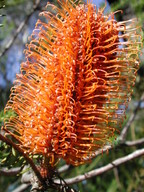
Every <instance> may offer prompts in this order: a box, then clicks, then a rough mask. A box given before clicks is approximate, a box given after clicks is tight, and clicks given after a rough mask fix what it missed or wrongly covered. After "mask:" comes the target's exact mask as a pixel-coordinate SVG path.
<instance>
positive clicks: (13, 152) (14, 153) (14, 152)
mask: <svg viewBox="0 0 144 192" xmlns="http://www.w3.org/2000/svg"><path fill="white" fill-rule="evenodd" d="M12 154H13V156H16V151H15V149H14V148H13V147H12Z"/></svg>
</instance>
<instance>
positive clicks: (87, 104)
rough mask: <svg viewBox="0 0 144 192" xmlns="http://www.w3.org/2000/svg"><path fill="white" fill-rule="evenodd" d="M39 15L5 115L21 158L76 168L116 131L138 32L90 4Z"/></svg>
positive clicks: (67, 4)
mask: <svg viewBox="0 0 144 192" xmlns="http://www.w3.org/2000/svg"><path fill="white" fill-rule="evenodd" d="M58 3H59V7H56V6H54V5H51V4H49V3H48V4H47V8H49V10H50V9H51V11H43V12H42V13H41V14H40V15H41V16H43V17H44V18H45V22H44V21H40V20H38V22H37V24H36V27H35V29H34V31H33V33H32V35H31V41H30V43H29V44H28V45H27V49H26V50H25V55H26V61H25V62H24V63H22V64H21V72H20V74H18V75H17V76H16V80H15V83H14V87H13V88H12V89H11V95H10V100H9V102H8V103H7V106H6V108H5V111H8V110H12V111H14V113H15V114H16V115H15V116H14V117H11V118H10V119H9V120H6V121H5V126H4V129H5V130H7V131H9V132H10V133H11V135H13V136H14V137H15V138H17V140H18V141H19V143H20V146H21V148H22V149H23V150H25V152H27V153H32V154H42V155H43V156H45V157H47V158H48V159H49V162H50V164H51V165H53V164H54V163H55V162H56V161H57V159H58V158H63V159H64V160H65V161H66V162H67V163H69V164H73V165H79V164H82V163H84V162H86V161H87V159H90V158H91V157H92V154H93V153H94V151H96V150H98V149H102V148H103V146H104V145H105V144H106V143H107V142H109V138H111V137H113V136H114V133H115V131H116V130H117V128H118V127H120V126H121V123H122V121H123V118H124V116H125V110H126V108H127V105H128V101H129V100H130V96H131V93H132V86H133V85H134V82H135V78H136V72H137V69H138V65H139V62H138V53H139V46H141V36H140V29H139V27H136V21H135V19H131V20H128V21H122V22H117V21H116V20H115V18H114V15H115V13H110V14H108V15H105V14H104V8H103V9H102V8H99V9H97V8H96V6H95V5H93V4H92V3H89V2H88V3H87V4H82V3H81V2H79V3H78V2H75V3H74V2H72V1H70V0H67V1H65V0H61V1H58Z"/></svg>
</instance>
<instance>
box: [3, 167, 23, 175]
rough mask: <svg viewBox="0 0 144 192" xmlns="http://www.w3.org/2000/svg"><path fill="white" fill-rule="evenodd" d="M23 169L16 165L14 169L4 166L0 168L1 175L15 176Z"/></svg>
mask: <svg viewBox="0 0 144 192" xmlns="http://www.w3.org/2000/svg"><path fill="white" fill-rule="evenodd" d="M21 170H22V168H21V167H16V168H12V169H7V168H2V169H1V170H0V176H15V175H17V174H18V173H20V171H21Z"/></svg>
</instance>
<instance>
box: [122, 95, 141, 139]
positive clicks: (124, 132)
mask: <svg viewBox="0 0 144 192" xmlns="http://www.w3.org/2000/svg"><path fill="white" fill-rule="evenodd" d="M143 100H144V93H143V94H142V96H141V98H140V100H139V102H138V105H137V107H136V108H135V110H134V112H133V113H132V114H131V116H130V118H129V120H128V122H127V124H126V125H125V126H124V128H123V130H122V132H121V135H120V137H119V140H120V141H121V142H123V141H124V140H125V138H126V135H127V132H128V129H129V127H130V125H131V124H132V122H133V121H134V119H135V117H136V114H137V112H138V109H139V108H140V105H141V103H142V101H143Z"/></svg>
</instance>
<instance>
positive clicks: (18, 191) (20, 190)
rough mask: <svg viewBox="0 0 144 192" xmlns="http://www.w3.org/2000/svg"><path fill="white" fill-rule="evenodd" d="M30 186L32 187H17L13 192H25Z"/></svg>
mask: <svg viewBox="0 0 144 192" xmlns="http://www.w3.org/2000/svg"><path fill="white" fill-rule="evenodd" d="M29 186H30V184H22V185H20V186H19V187H17V188H16V189H15V190H13V191H12V192H24V191H25V190H26V189H27V188H28V187H29Z"/></svg>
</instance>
